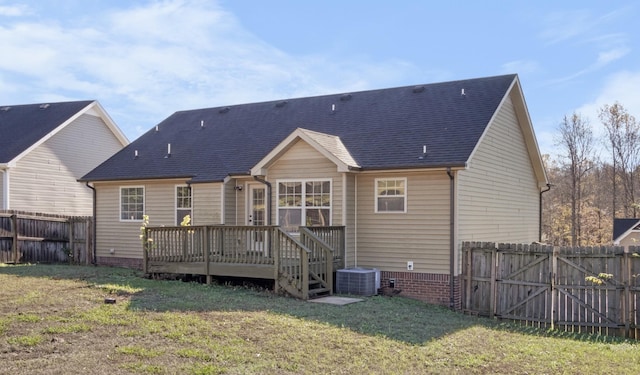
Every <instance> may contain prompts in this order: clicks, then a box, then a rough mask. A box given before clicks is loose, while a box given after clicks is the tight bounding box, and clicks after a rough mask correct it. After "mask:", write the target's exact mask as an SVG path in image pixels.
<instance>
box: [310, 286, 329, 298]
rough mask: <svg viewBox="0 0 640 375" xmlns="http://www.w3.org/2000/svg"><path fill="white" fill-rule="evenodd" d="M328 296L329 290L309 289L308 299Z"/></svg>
mask: <svg viewBox="0 0 640 375" xmlns="http://www.w3.org/2000/svg"><path fill="white" fill-rule="evenodd" d="M330 294H331V290H330V289H329V288H315V289H309V298H310V299H313V298H320V297H325V296H327V295H330Z"/></svg>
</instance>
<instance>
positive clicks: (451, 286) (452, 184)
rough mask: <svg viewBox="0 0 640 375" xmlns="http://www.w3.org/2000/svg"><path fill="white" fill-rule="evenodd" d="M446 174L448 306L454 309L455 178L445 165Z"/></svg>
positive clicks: (449, 168)
mask: <svg viewBox="0 0 640 375" xmlns="http://www.w3.org/2000/svg"><path fill="white" fill-rule="evenodd" d="M447 176H449V181H450V183H449V308H450V309H451V310H454V309H455V285H454V278H453V273H454V272H455V264H454V262H455V250H456V244H455V239H454V234H455V216H454V214H455V195H454V194H455V180H454V176H453V173H451V167H447Z"/></svg>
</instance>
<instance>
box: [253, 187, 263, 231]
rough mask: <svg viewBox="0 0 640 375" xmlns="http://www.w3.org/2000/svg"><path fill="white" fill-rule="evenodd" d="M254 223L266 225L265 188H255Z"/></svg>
mask: <svg viewBox="0 0 640 375" xmlns="http://www.w3.org/2000/svg"><path fill="white" fill-rule="evenodd" d="M251 199H253V211H252V213H251V214H252V215H253V221H252V223H253V225H265V214H264V213H265V189H253V193H252V198H251Z"/></svg>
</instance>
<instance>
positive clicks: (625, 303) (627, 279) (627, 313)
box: [620, 246, 632, 337]
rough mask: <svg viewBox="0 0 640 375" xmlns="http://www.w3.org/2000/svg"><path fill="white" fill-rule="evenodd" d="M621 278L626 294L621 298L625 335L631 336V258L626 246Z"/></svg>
mask: <svg viewBox="0 0 640 375" xmlns="http://www.w3.org/2000/svg"><path fill="white" fill-rule="evenodd" d="M620 268H621V270H620V271H621V273H622V275H621V278H622V283H623V285H624V295H623V297H622V298H621V302H622V306H621V307H622V323H623V324H624V337H629V330H630V328H631V321H630V320H631V319H630V317H631V289H630V288H629V286H630V285H631V277H632V276H631V260H630V258H629V248H628V247H626V246H625V248H624V250H623V253H622V265H621V267H620Z"/></svg>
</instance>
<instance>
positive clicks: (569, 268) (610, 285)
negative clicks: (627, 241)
mask: <svg viewBox="0 0 640 375" xmlns="http://www.w3.org/2000/svg"><path fill="white" fill-rule="evenodd" d="M623 250H624V249H623V248H614V249H611V248H608V249H607V248H604V247H602V248H601V247H593V248H591V247H587V248H580V249H574V248H560V249H559V250H558V251H557V252H556V256H555V257H554V263H555V264H554V265H553V267H554V272H553V274H554V275H555V278H554V280H553V282H554V289H555V290H556V291H557V297H556V298H557V301H555V305H556V307H555V310H556V315H555V317H554V318H555V323H556V324H557V325H558V326H559V328H564V329H566V330H575V331H579V332H588V333H599V334H606V335H608V334H613V333H615V332H617V331H618V330H619V329H621V328H623V327H624V326H623V324H622V322H624V321H625V319H624V318H625V317H624V316H623V315H624V313H623V312H624V310H625V303H624V300H623V292H624V290H625V287H624V283H623V282H622V281H621V278H622V277H624V276H625V275H626V272H624V271H625V270H624V269H623V267H622V261H623ZM600 274H607V275H610V276H611V277H603V278H602V279H601V280H602V284H599V285H598V284H594V283H593V282H589V281H586V278H587V277H589V276H595V275H600Z"/></svg>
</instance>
